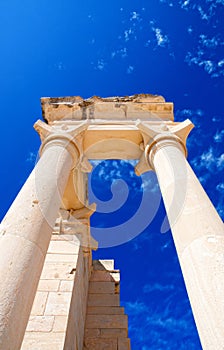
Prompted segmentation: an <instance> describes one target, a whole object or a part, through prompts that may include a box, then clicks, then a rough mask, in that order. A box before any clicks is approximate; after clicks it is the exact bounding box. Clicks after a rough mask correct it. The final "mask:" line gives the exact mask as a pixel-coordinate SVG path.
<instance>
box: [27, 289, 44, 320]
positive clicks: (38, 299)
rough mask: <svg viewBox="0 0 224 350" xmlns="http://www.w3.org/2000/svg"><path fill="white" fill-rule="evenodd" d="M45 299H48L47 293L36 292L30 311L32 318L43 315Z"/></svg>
mask: <svg viewBox="0 0 224 350" xmlns="http://www.w3.org/2000/svg"><path fill="white" fill-rule="evenodd" d="M47 297H48V292H39V291H37V293H36V296H35V299H34V303H33V307H32V311H31V315H32V316H41V315H43V314H44V310H45V307H46V302H47Z"/></svg>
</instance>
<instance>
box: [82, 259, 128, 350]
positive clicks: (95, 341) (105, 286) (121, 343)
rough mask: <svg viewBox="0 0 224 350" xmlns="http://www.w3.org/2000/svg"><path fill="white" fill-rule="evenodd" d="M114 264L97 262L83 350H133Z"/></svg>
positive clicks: (90, 295) (92, 278)
mask: <svg viewBox="0 0 224 350" xmlns="http://www.w3.org/2000/svg"><path fill="white" fill-rule="evenodd" d="M113 263H114V262H113V260H95V261H93V270H92V274H91V277H90V282H89V295H88V304H87V315H86V325H85V336H84V347H83V350H130V339H128V320H127V315H125V314H124V308H123V307H120V295H119V282H120V274H119V271H118V270H114V264H113Z"/></svg>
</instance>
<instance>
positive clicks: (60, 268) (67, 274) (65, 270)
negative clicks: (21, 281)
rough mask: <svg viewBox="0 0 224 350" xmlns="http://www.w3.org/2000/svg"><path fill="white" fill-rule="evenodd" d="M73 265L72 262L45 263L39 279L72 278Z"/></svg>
mask: <svg viewBox="0 0 224 350" xmlns="http://www.w3.org/2000/svg"><path fill="white" fill-rule="evenodd" d="M74 267H75V265H74V264H73V263H64V262H57V263H53V262H52V263H48V262H47V263H46V264H44V268H43V271H42V275H41V279H61V280H73V279H74V274H73V271H75V270H74Z"/></svg>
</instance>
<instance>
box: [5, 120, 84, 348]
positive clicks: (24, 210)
mask: <svg viewBox="0 0 224 350" xmlns="http://www.w3.org/2000/svg"><path fill="white" fill-rule="evenodd" d="M43 124H44V123H43ZM46 128H48V131H49V128H50V127H48V126H46ZM78 157H79V152H78V149H77V148H76V146H75V144H74V143H73V142H71V137H69V135H67V134H65V133H62V132H61V133H58V134H54V133H53V134H50V133H49V132H47V137H45V138H44V142H43V144H42V156H41V158H40V160H39V162H38V163H37V165H36V167H35V168H34V170H33V172H32V173H31V175H30V176H29V178H28V179H27V181H26V183H25V184H24V186H23V187H22V189H21V191H20V192H19V194H18V196H17V197H16V199H15V201H14V202H13V204H12V206H11V208H10V209H9V211H8V213H7V214H6V216H5V218H4V219H3V221H2V223H1V226H0V232H1V236H0V237H1V239H0V349H4V350H18V349H20V346H21V343H22V339H23V336H24V332H25V329H26V325H27V322H28V318H29V315H30V311H31V307H32V304H33V300H34V297H35V293H36V289H37V285H38V282H39V278H40V274H41V271H42V267H43V263H44V259H45V255H46V252H47V249H48V245H49V242H50V239H51V233H52V228H53V226H54V223H55V220H56V217H57V215H58V210H59V207H60V204H61V197H62V195H63V192H64V189H65V185H66V183H67V179H68V176H69V173H70V170H71V169H72V166H75V165H76V163H77V160H78Z"/></svg>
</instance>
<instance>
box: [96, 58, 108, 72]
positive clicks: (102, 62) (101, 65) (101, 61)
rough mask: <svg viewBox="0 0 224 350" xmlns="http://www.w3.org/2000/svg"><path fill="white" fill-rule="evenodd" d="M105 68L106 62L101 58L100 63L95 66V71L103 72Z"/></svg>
mask: <svg viewBox="0 0 224 350" xmlns="http://www.w3.org/2000/svg"><path fill="white" fill-rule="evenodd" d="M105 66H106V62H105V60H104V59H103V58H100V59H99V60H98V61H97V64H96V66H95V69H98V70H101V71H103V70H104V69H105Z"/></svg>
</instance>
